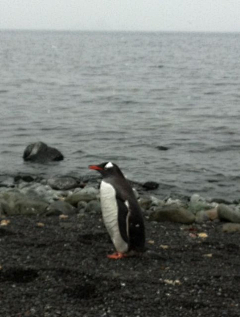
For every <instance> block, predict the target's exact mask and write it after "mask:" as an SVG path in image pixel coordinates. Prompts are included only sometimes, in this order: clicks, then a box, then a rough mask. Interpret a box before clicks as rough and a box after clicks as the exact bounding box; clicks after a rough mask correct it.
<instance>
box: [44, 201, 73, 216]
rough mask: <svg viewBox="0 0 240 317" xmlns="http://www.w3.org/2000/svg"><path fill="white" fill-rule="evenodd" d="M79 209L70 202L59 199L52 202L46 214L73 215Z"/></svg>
mask: <svg viewBox="0 0 240 317" xmlns="http://www.w3.org/2000/svg"><path fill="white" fill-rule="evenodd" d="M76 211H77V209H76V208H75V207H73V206H72V205H70V204H69V203H67V202H65V201H62V200H58V201H55V202H53V203H52V204H50V205H49V206H48V207H47V209H46V214H45V215H46V216H59V215H62V214H63V215H73V214H75V213H76Z"/></svg>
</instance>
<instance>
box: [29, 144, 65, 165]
mask: <svg viewBox="0 0 240 317" xmlns="http://www.w3.org/2000/svg"><path fill="white" fill-rule="evenodd" d="M23 159H24V161H31V162H38V163H45V162H49V161H61V160H63V159H64V157H63V155H62V153H61V152H60V151H58V150H57V149H55V148H52V147H49V146H48V145H47V144H45V143H43V142H36V143H31V144H29V145H28V146H27V147H26V149H25V151H24V153H23Z"/></svg>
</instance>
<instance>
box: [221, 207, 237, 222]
mask: <svg viewBox="0 0 240 317" xmlns="http://www.w3.org/2000/svg"><path fill="white" fill-rule="evenodd" d="M217 210H218V217H219V219H220V220H224V221H226V220H227V221H230V222H235V223H240V210H239V207H238V206H232V205H231V206H227V205H224V204H220V205H219V206H218V208H217Z"/></svg>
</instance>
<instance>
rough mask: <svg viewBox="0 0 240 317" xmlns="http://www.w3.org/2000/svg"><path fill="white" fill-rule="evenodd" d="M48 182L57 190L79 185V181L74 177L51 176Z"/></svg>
mask: <svg viewBox="0 0 240 317" xmlns="http://www.w3.org/2000/svg"><path fill="white" fill-rule="evenodd" d="M47 184H48V185H49V186H51V188H53V189H56V190H68V189H72V188H76V187H78V186H79V182H78V181H77V180H76V179H74V178H73V177H56V178H49V179H48V181H47Z"/></svg>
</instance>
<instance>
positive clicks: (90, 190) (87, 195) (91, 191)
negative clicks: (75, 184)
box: [66, 187, 99, 207]
mask: <svg viewBox="0 0 240 317" xmlns="http://www.w3.org/2000/svg"><path fill="white" fill-rule="evenodd" d="M98 194H99V191H98V190H97V189H95V188H94V187H85V188H83V189H81V190H79V191H76V192H74V193H73V194H72V195H70V196H68V197H67V198H66V202H68V203H69V204H71V205H73V206H75V207H76V206H77V205H78V203H79V201H86V202H89V201H91V200H96V199H97V197H98Z"/></svg>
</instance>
